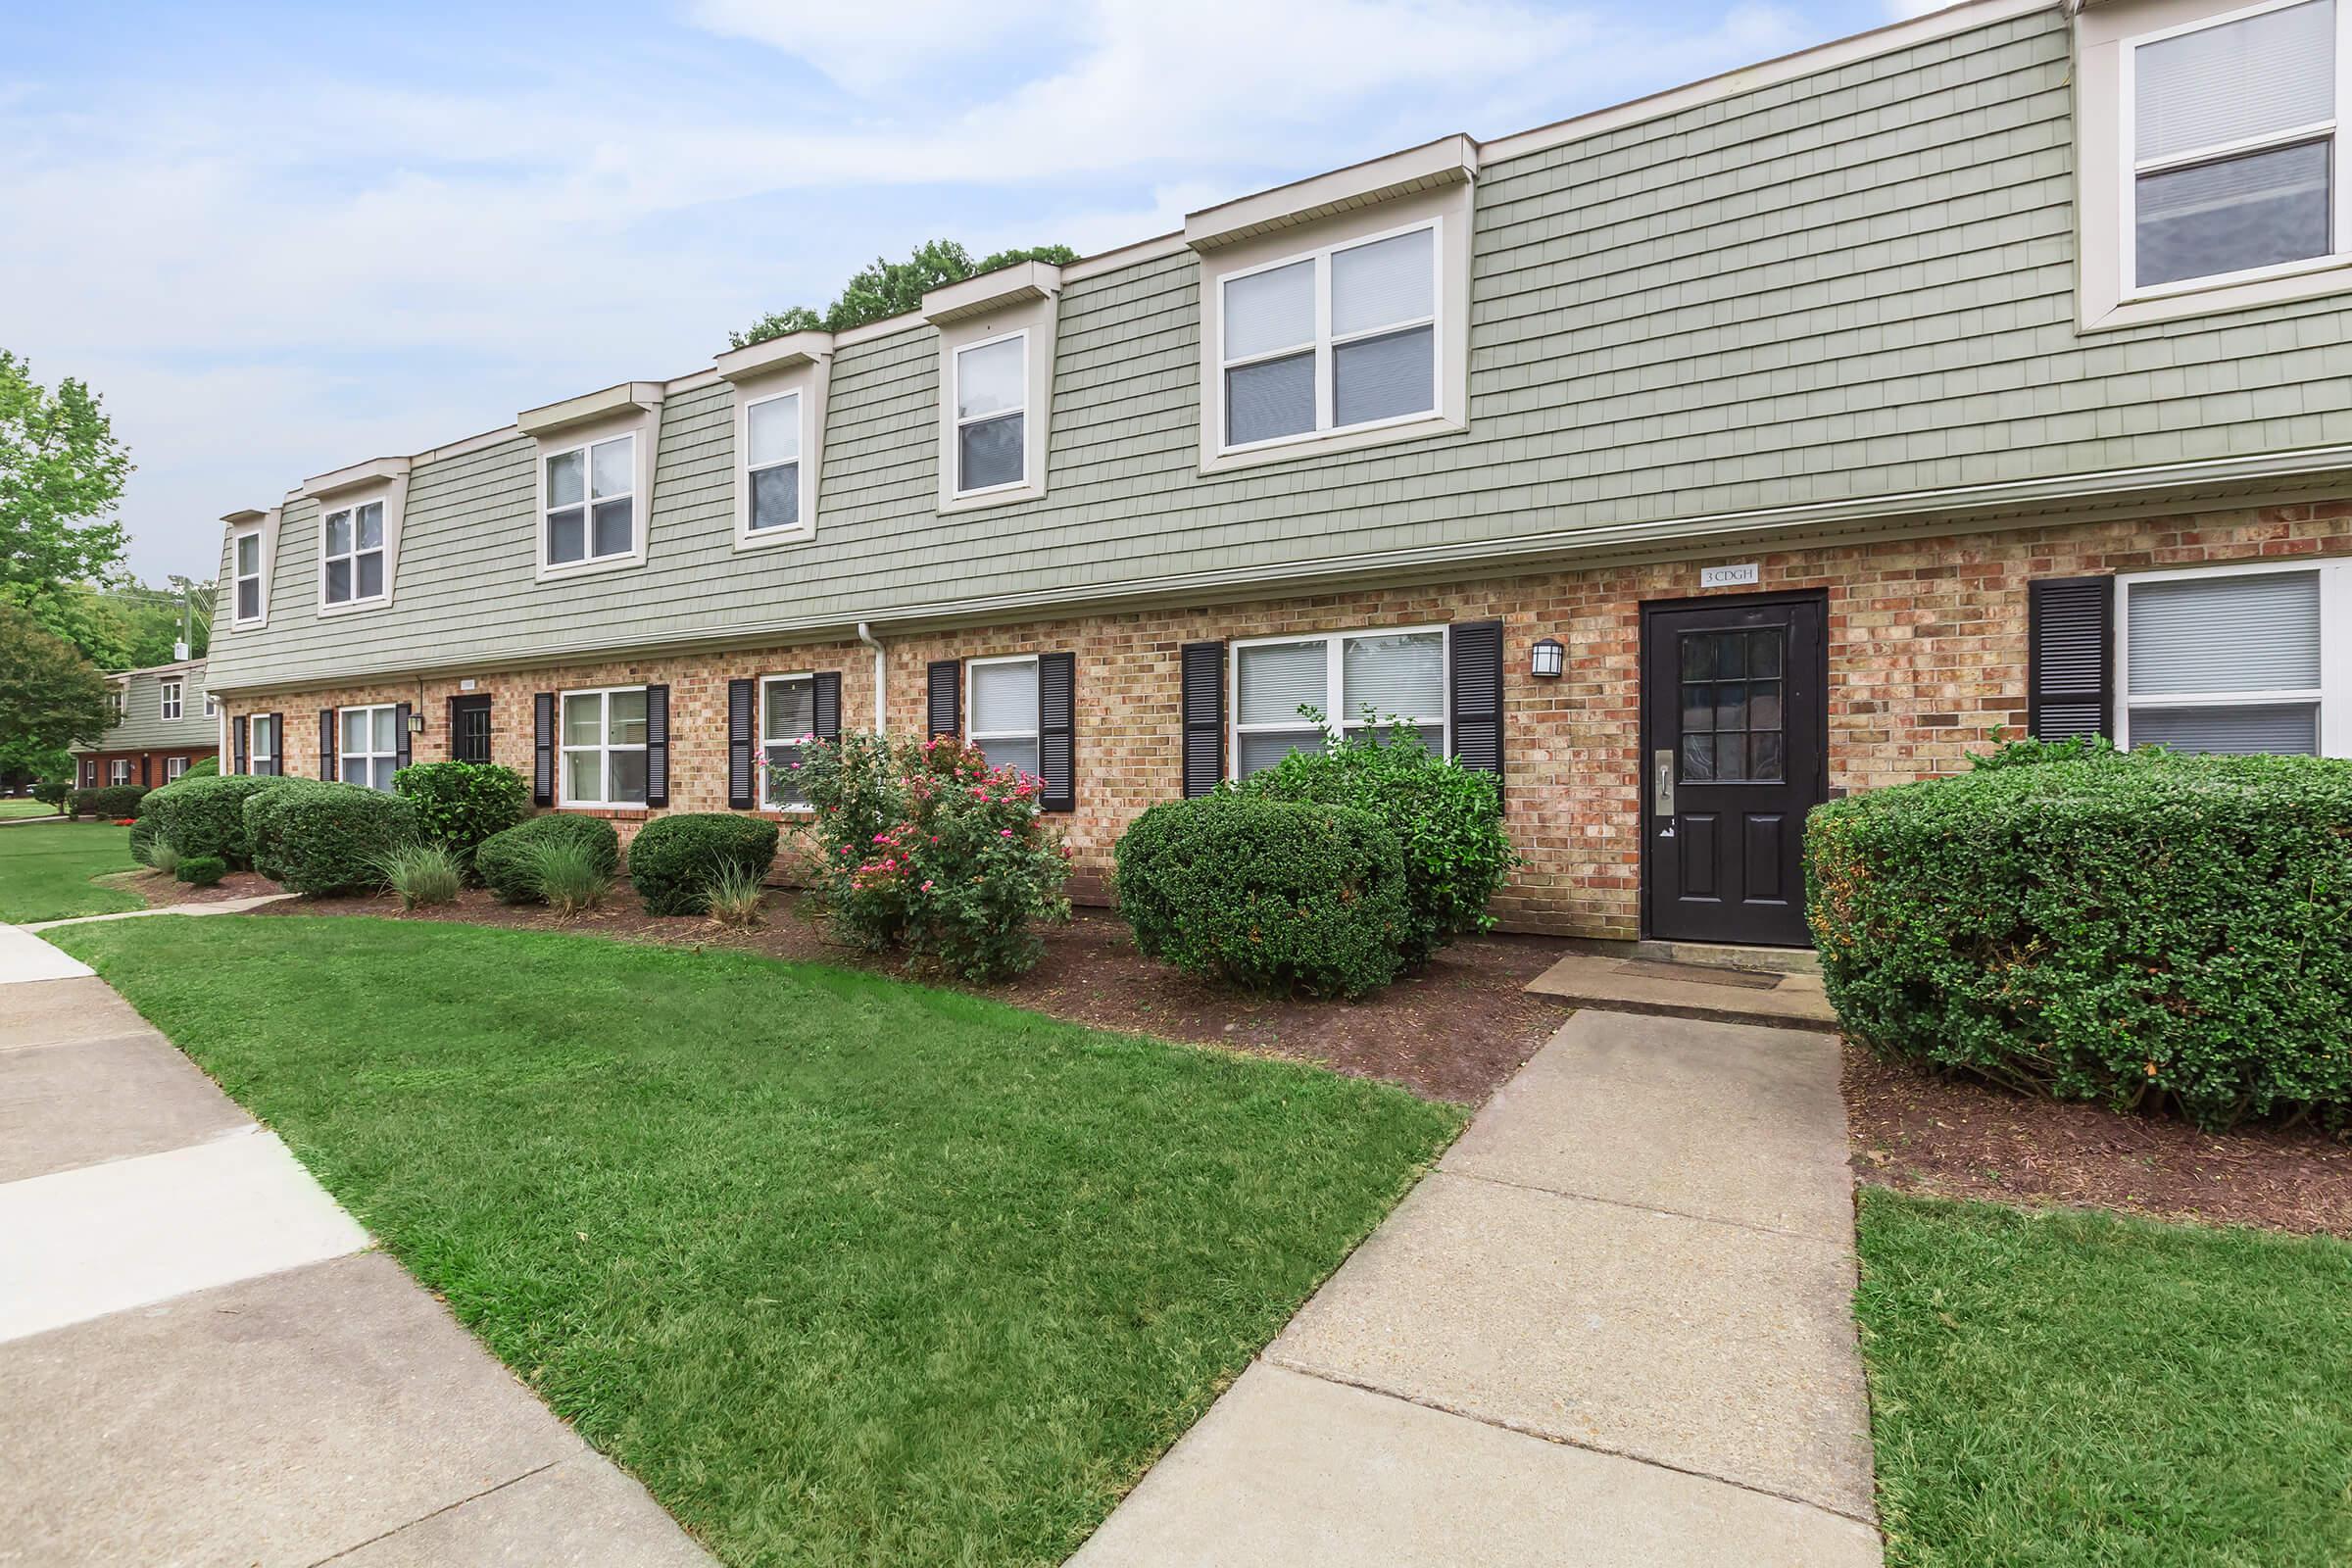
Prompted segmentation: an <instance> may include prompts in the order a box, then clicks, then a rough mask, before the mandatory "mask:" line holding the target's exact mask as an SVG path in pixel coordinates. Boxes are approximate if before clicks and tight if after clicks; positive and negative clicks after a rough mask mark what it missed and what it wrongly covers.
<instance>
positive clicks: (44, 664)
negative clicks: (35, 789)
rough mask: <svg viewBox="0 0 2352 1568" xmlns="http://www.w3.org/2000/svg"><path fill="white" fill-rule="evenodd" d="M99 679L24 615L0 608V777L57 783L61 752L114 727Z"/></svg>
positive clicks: (63, 759) (63, 763) (65, 769)
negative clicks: (18, 776) (28, 777)
mask: <svg viewBox="0 0 2352 1568" xmlns="http://www.w3.org/2000/svg"><path fill="white" fill-rule="evenodd" d="M107 690H108V688H107V682H106V677H105V676H104V675H102V674H100V673H99V672H98V666H97V665H96V664H93V663H91V662H89V660H88V659H86V658H85V657H83V655H82V653H81V651H80V650H79V649H77V648H75V647H74V646H73V644H71V643H69V642H67V641H66V640H65V639H64V638H63V637H60V636H58V635H57V634H56V633H55V632H52V631H51V630H49V628H48V627H46V626H44V625H42V624H41V623H40V621H39V620H38V619H36V618H35V617H34V616H33V615H32V613H30V612H29V611H25V610H20V609H17V608H16V607H14V606H10V605H0V774H7V775H10V776H14V775H16V774H18V773H31V774H32V775H34V776H35V777H38V778H62V777H65V776H66V775H67V774H68V773H69V772H70V771H71V770H72V768H73V760H72V758H70V757H69V756H68V755H67V752H66V748H67V747H68V746H70V745H72V744H73V742H74V741H77V740H95V739H96V738H97V737H99V736H101V735H103V734H105V733H106V731H107V729H108V727H109V726H110V725H112V724H113V723H114V710H113V709H112V708H111V707H110V706H109V705H108V703H107Z"/></svg>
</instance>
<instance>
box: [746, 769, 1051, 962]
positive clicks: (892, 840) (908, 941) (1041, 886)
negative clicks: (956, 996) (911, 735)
mask: <svg viewBox="0 0 2352 1568" xmlns="http://www.w3.org/2000/svg"><path fill="white" fill-rule="evenodd" d="M784 771H785V772H786V773H787V775H788V776H789V780H790V782H791V783H792V784H793V785H794V786H795V787H797V788H798V789H799V790H800V792H801V794H802V795H803V797H804V798H805V799H807V801H808V802H809V807H810V809H811V817H810V821H809V835H810V839H811V842H812V843H813V845H814V847H815V850H816V858H817V859H818V860H819V861H820V862H821V863H820V865H819V868H818V870H817V872H816V880H817V882H818V885H819V888H820V890H821V891H822V892H823V893H824V895H825V897H826V901H827V904H828V906H829V907H830V910H831V914H832V919H833V921H834V924H835V925H836V927H837V928H838V929H839V930H840V931H841V932H842V934H843V935H844V936H846V937H847V938H848V939H849V940H850V941H852V942H855V943H856V944H858V946H860V947H864V948H869V949H876V950H880V949H889V948H895V949H898V950H900V951H902V952H904V953H906V954H907V957H908V958H909V960H910V961H911V960H921V961H929V962H934V963H937V964H939V965H941V966H942V967H944V968H946V969H949V970H951V971H953V972H954V973H956V974H957V975H960V976H962V977H963V978H965V979H968V980H993V979H999V978H1002V977H1004V976H1005V975H1010V974H1018V973H1020V972H1021V971H1022V970H1024V969H1027V968H1029V967H1030V966H1031V965H1032V964H1034V963H1036V962H1037V956H1038V954H1039V952H1040V951H1042V949H1043V947H1044V939H1043V938H1042V937H1041V936H1040V935H1039V934H1038V932H1037V930H1036V928H1035V927H1036V922H1038V921H1040V920H1066V919H1067V918H1069V912H1070V901H1069V898H1068V896H1067V895H1066V893H1065V892H1064V891H1063V888H1064V884H1065V883H1066V882H1067V881H1068V879H1069V865H1068V857H1067V855H1066V853H1065V851H1064V849H1063V847H1062V844H1061V836H1060V834H1059V833H1057V832H1055V831H1054V829H1053V828H1051V827H1049V826H1048V825H1047V824H1046V822H1045V820H1044V819H1043V818H1042V817H1040V816H1039V815H1038V811H1037V800H1038V792H1039V790H1040V789H1041V788H1042V785H1041V783H1040V781H1039V780H1038V779H1037V777H1036V776H1035V775H1033V774H1028V773H1022V772H1019V771H1017V770H1015V769H1012V768H992V767H990V766H989V765H988V760H987V759H986V758H984V757H982V756H981V755H980V752H979V751H978V749H976V748H974V747H971V746H967V745H965V744H964V743H962V742H961V741H959V740H956V738H955V737H953V736H941V737H938V738H937V739H933V740H928V741H915V740H911V739H905V738H896V737H892V738H882V737H876V736H872V735H859V734H850V735H844V736H842V737H841V738H840V739H839V740H837V741H826V742H817V741H813V740H812V741H810V742H809V743H807V744H805V745H804V746H803V748H802V751H801V760H800V761H799V762H798V763H797V764H794V765H793V766H791V767H790V768H788V769H786V770H784Z"/></svg>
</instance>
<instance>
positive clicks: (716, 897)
mask: <svg viewBox="0 0 2352 1568" xmlns="http://www.w3.org/2000/svg"><path fill="white" fill-rule="evenodd" d="M766 899H767V886H766V884H765V883H764V882H763V881H761V880H760V873H759V872H757V871H754V870H753V869H752V868H751V867H749V866H747V865H740V864H732V863H730V864H727V865H722V866H720V867H719V868H718V869H717V870H716V871H715V872H713V873H711V878H710V880H709V881H708V882H706V883H704V884H703V903H704V906H705V907H707V908H708V909H709V910H710V913H711V919H713V920H716V921H717V922H718V923H719V924H720V925H731V926H739V927H743V928H746V929H748V928H750V927H752V926H756V925H760V924H761V923H763V922H764V921H765V919H766V917H767V916H766Z"/></svg>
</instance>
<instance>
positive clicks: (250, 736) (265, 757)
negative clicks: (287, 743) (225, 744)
mask: <svg viewBox="0 0 2352 1568" xmlns="http://www.w3.org/2000/svg"><path fill="white" fill-rule="evenodd" d="M337 722H340V720H338V721H337ZM274 727H275V726H273V725H272V724H271V723H270V715H269V714H268V713H249V714H247V715H246V722H245V767H246V770H247V771H248V772H251V773H260V772H261V771H262V764H263V763H264V762H270V763H271V764H274V763H275V762H276V761H277V749H278V745H279V740H278V737H277V736H275V735H270V734H269V731H270V730H271V729H272V728H274ZM265 735H267V736H268V738H269V742H270V744H269V745H268V746H266V747H265V746H264V745H263V744H262V740H263V738H264V736H265ZM394 744H395V745H397V744H398V742H397V741H396V742H394ZM342 746H343V732H342V731H341V730H337V731H335V748H336V757H335V762H336V766H337V767H338V768H340V767H341V765H342Z"/></svg>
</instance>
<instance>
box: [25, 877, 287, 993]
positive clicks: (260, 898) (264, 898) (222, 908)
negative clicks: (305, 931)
mask: <svg viewBox="0 0 2352 1568" xmlns="http://www.w3.org/2000/svg"><path fill="white" fill-rule="evenodd" d="M300 896H301V895H299V894H294V893H254V894H248V895H247V896H246V897H244V898H241V899H206V900H204V901H202V902H200V903H193V904H166V905H161V906H158V907H155V908H152V909H117V910H116V911H115V912H114V913H112V914H70V915H68V916H66V918H64V919H62V920H35V921H33V922H32V923H31V924H29V925H24V926H19V927H18V928H17V929H19V930H21V931H54V930H56V929H57V928H58V927H59V926H63V925H95V924H97V923H98V922H99V921H101V920H144V919H146V918H147V917H148V916H149V915H153V914H244V913H246V912H248V911H250V910H253V909H258V908H260V907H262V906H264V905H266V904H283V903H284V902H285V901H286V900H288V899H292V898H299V897H300ZM84 972H85V973H86V972H87V971H86V970H85V971H84Z"/></svg>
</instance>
